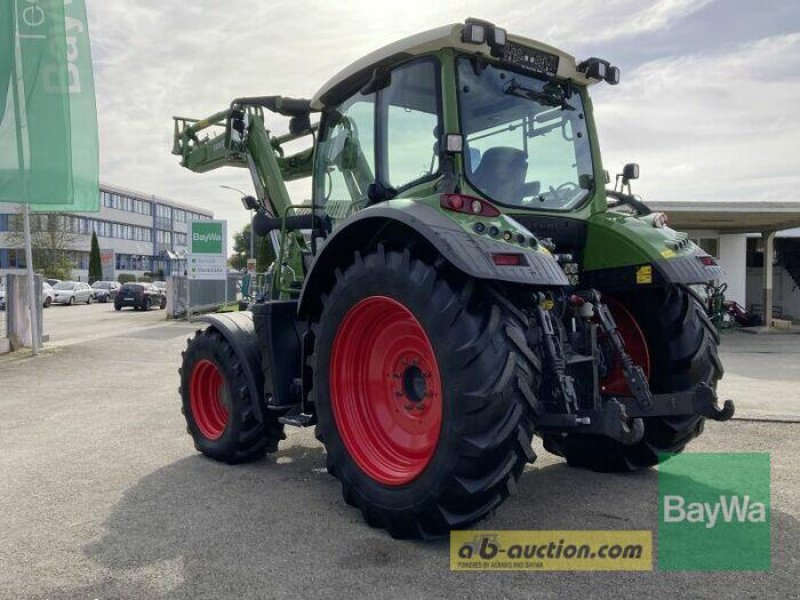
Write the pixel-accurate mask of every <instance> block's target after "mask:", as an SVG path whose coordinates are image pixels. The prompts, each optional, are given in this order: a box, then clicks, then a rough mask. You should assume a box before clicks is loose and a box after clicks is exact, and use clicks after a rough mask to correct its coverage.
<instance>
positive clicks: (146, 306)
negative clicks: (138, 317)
mask: <svg viewBox="0 0 800 600" xmlns="http://www.w3.org/2000/svg"><path fill="white" fill-rule="evenodd" d="M152 306H153V302H152V301H151V300H150V298H145V299H144V306H143V307H142V310H150V309H151V308H152Z"/></svg>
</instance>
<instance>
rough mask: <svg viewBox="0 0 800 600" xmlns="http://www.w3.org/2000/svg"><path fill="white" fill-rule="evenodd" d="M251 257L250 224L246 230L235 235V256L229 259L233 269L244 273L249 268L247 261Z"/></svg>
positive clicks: (246, 226)
mask: <svg viewBox="0 0 800 600" xmlns="http://www.w3.org/2000/svg"><path fill="white" fill-rule="evenodd" d="M248 258H251V257H250V223H248V224H247V225H245V226H244V228H243V229H242V230H241V231H240V232H238V233H235V234H233V254H231V257H230V258H229V259H228V264H229V265H230V266H231V268H233V269H236V270H237V271H242V270H244V268H245V267H246V266H247V259H248Z"/></svg>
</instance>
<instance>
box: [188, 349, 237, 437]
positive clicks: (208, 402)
mask: <svg viewBox="0 0 800 600" xmlns="http://www.w3.org/2000/svg"><path fill="white" fill-rule="evenodd" d="M227 390H228V388H227V386H226V385H225V379H224V378H223V377H222V373H221V372H220V370H219V367H218V366H217V365H216V363H214V362H212V361H210V360H208V359H206V358H204V359H203V360H199V361H197V363H196V364H195V365H194V369H192V377H191V379H190V382H189V403H190V404H191V407H192V416H193V417H194V422H195V423H197V428H198V429H199V430H200V433H202V434H203V435H204V436H205V437H206V438H208V439H209V440H216V439H219V437H220V436H222V434H223V432H224V431H225V425H227V423H228V409H227V406H226V405H227V404H228V402H229V400H228V391H227Z"/></svg>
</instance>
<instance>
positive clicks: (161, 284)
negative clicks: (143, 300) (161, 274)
mask: <svg viewBox="0 0 800 600" xmlns="http://www.w3.org/2000/svg"><path fill="white" fill-rule="evenodd" d="M153 285H154V286H155V287H157V288H158V289H159V290H161V291H162V292H164V293H166V292H167V282H166V281H154V282H153Z"/></svg>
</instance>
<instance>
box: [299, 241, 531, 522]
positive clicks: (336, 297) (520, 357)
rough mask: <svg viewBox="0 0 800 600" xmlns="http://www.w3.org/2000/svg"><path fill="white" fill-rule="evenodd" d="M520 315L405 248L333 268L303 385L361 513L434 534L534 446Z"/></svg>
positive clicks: (475, 506)
mask: <svg viewBox="0 0 800 600" xmlns="http://www.w3.org/2000/svg"><path fill="white" fill-rule="evenodd" d="M527 326H528V324H527V322H526V320H525V319H524V317H522V316H521V315H520V314H519V313H516V312H514V313H512V312H511V311H509V310H508V309H507V308H505V306H503V305H501V304H499V303H498V302H497V301H495V300H494V299H493V298H492V296H491V295H490V294H489V292H488V291H487V290H486V289H482V288H480V287H479V286H478V284H476V283H475V282H473V281H470V280H466V279H463V278H461V277H460V276H458V275H456V274H455V273H452V272H450V271H449V270H448V269H447V267H446V266H445V265H441V266H434V264H433V262H432V261H428V260H424V259H423V258H422V257H420V256H415V255H412V254H411V253H410V252H409V250H404V251H389V250H384V248H383V247H382V246H379V247H378V248H377V249H376V250H374V251H373V252H371V253H369V254H366V255H364V256H362V255H361V254H356V255H355V257H354V262H353V264H351V265H350V266H349V267H347V268H346V269H345V270H344V272H343V273H341V272H338V276H337V278H336V281H335V283H334V284H333V287H332V289H331V290H330V292H329V294H328V296H327V297H326V299H325V301H324V306H323V308H322V314H321V315H320V318H319V322H318V323H316V324H315V325H314V327H313V330H314V332H315V343H314V354H313V356H312V357H311V361H310V364H311V366H312V370H313V388H312V398H313V401H314V402H315V404H316V408H317V416H318V419H319V422H318V426H317V437H318V438H319V439H320V440H321V441H322V442H323V443H324V444H325V447H326V449H327V466H328V471H329V473H331V474H332V475H333V476H334V477H336V478H337V479H339V481H340V482H341V486H342V494H343V496H344V499H345V501H347V502H348V503H349V504H352V505H354V506H356V507H358V508H359V509H360V510H361V512H362V514H363V516H364V518H365V519H366V521H367V522H368V523H369V524H370V525H372V526H376V527H383V528H386V529H387V530H388V531H389V533H390V534H391V535H393V536H395V537H403V538H415V537H423V538H427V537H437V536H441V535H444V534H446V533H447V532H448V531H449V530H451V529H454V528H461V527H467V526H469V525H471V524H472V523H475V522H476V521H478V520H480V519H481V518H483V517H485V516H487V515H488V514H490V513H491V512H492V511H493V510H494V509H495V508H497V506H499V505H500V504H501V503H502V502H503V500H505V499H506V497H508V495H509V493H510V492H511V491H512V490H513V489H514V488H515V483H516V480H517V479H518V478H519V476H520V474H521V473H522V471H523V468H524V466H525V464H526V463H528V462H533V460H534V459H535V455H534V453H533V449H532V448H531V435H532V429H531V427H530V424H529V419H528V416H527V415H528V406H529V404H528V402H531V403H535V399H534V398H533V395H532V393H531V390H533V389H536V386H537V385H538V380H539V372H538V368H537V366H538V362H537V361H533V362H532V361H530V360H529V359H528V358H526V357H528V356H531V353H530V352H529V351H527V348H526V349H525V351H523V349H522V348H520V347H519V346H518V345H517V344H519V343H521V344H523V345H525V341H524V340H525V329H526V327H527ZM520 340H521V342H520ZM534 362H535V363H536V364H534Z"/></svg>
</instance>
